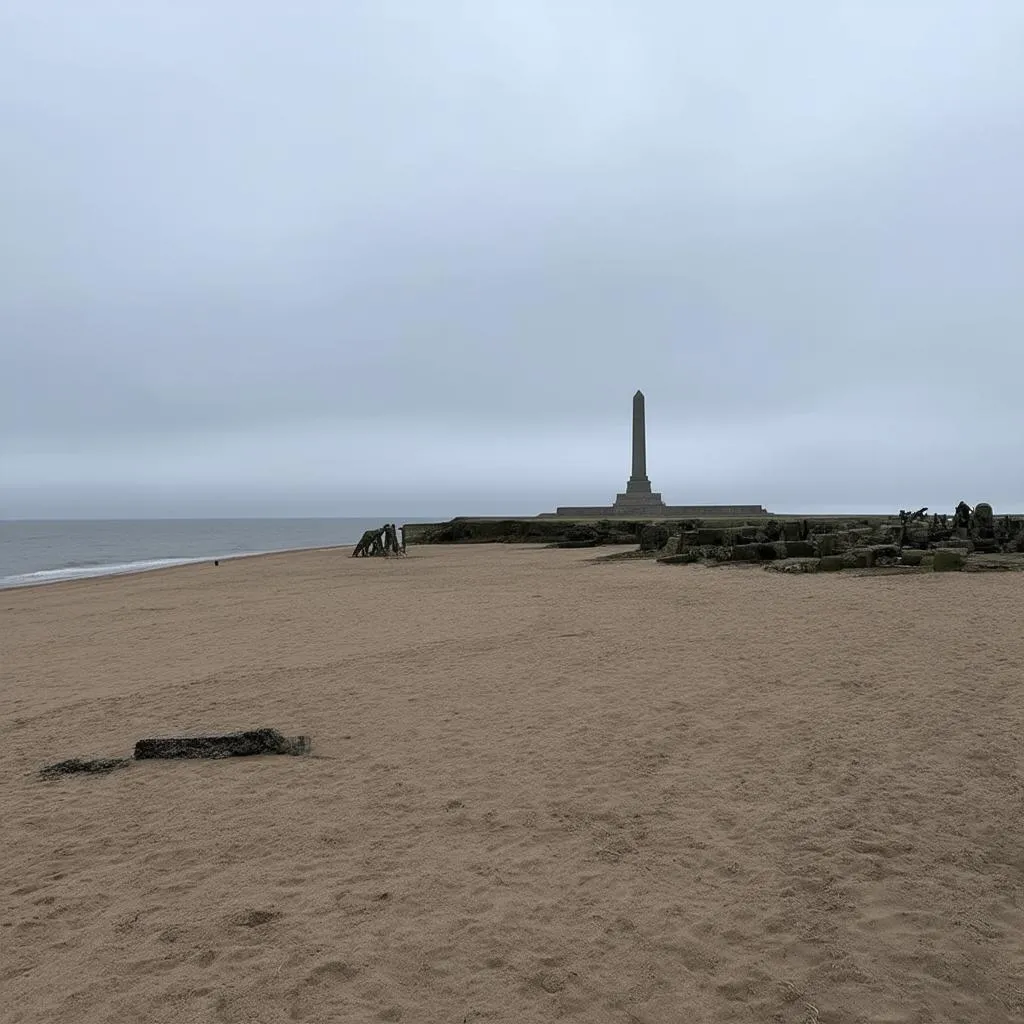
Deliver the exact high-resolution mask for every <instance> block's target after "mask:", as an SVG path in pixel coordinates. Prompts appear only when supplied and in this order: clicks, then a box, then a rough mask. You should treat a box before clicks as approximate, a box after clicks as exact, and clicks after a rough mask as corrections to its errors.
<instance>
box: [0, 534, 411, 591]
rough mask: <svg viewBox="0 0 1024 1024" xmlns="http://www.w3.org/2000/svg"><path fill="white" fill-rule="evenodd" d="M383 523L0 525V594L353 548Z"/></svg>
mask: <svg viewBox="0 0 1024 1024" xmlns="http://www.w3.org/2000/svg"><path fill="white" fill-rule="evenodd" d="M394 521H395V522H397V523H399V525H401V522H402V520H394ZM406 521H411V522H415V521H416V520H415V519H407V520H406ZM383 525H384V520H383V519H95V520H90V519H76V520H54V519H46V520H17V519H16V520H0V589H6V588H9V587H22V586H33V585H36V584H39V583H56V582H59V581H60V580H73V579H85V578H88V577H91V576H113V575H117V574H121V573H132V572H144V571H146V570H147V569H162V568H164V567H166V566H170V565H187V564H188V563H189V562H204V561H208V560H209V559H211V558H220V559H223V558H233V557H234V558H237V557H240V556H242V555H256V554H264V553H267V552H271V551H293V550H302V549H308V548H324V547H335V546H339V545H346V544H355V543H357V542H358V540H359V538H360V537H361V536H362V535H363V532H364V531H365V530H370V529H378V528H379V527H381V526H383Z"/></svg>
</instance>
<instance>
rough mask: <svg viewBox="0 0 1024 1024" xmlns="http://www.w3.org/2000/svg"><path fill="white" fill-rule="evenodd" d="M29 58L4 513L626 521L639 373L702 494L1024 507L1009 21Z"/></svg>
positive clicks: (814, 9) (981, 16)
mask: <svg viewBox="0 0 1024 1024" xmlns="http://www.w3.org/2000/svg"><path fill="white" fill-rule="evenodd" d="M925 15H927V16H925ZM0 40H2V41H0V97H2V98H0V157H2V159H0V185H2V198H0V203H2V206H3V209H2V222H3V224H4V230H3V232H2V234H0V266H2V271H3V272H2V274H0V366H2V368H3V372H2V374H0V515H2V514H8V515H19V514H25V515H32V514H43V513H47V514H70V513H72V512H74V511H75V510H76V509H78V510H83V509H88V510H90V511H89V514H97V513H96V510H103V509H106V514H116V513H117V512H118V511H119V510H123V509H127V510H128V512H131V510H132V509H145V510H157V511H159V510H161V509H163V510H175V511H174V514H186V513H187V512H188V510H189V509H196V510H203V511H205V512H208V511H210V510H211V509H213V510H216V509H226V510H227V509H230V510H231V514H237V510H238V509H244V508H252V509H253V510H254V511H256V512H259V511H263V510H266V509H278V508H283V507H285V506H287V507H288V508H289V509H293V510H294V508H296V507H298V508H310V509H314V508H315V509H316V510H322V509H323V508H325V507H330V508H332V509H334V510H336V511H338V512H339V513H344V512H345V511H346V510H353V512H352V514H357V513H356V511H354V510H357V509H358V510H365V508H366V504H365V503H366V502H370V503H371V505H372V504H373V503H374V502H376V501H378V500H379V501H382V502H392V503H394V502H400V503H401V504H402V505H403V507H406V508H410V509H425V508H426V506H427V505H431V506H432V507H440V506H442V505H443V506H445V507H447V508H450V510H452V511H458V510H462V509H463V508H465V509H466V510H467V511H468V510H471V506H472V507H474V508H478V509H479V510H489V509H498V508H509V507H511V506H519V505H522V504H525V505H526V506H527V509H526V510H530V509H532V510H534V511H539V510H540V509H542V508H546V507H549V506H551V505H553V504H555V503H572V502H574V501H581V502H582V501H594V502H600V503H603V502H605V501H607V500H609V499H610V497H611V495H612V493H614V490H615V489H617V488H618V487H620V486H621V482H622V479H621V478H623V477H624V474H625V471H626V468H627V461H626V459H627V454H626V452H627V449H626V445H627V443H628V438H627V437H626V436H625V432H626V430H627V429H628V403H629V398H630V396H631V394H632V391H633V390H634V389H635V388H636V387H642V388H643V389H644V390H645V392H646V393H647V395H648V408H649V416H650V422H651V426H650V432H651V437H650V441H649V444H650V449H651V473H652V477H653V479H654V482H655V485H656V486H658V487H660V489H661V490H662V491H664V492H665V494H666V497H668V498H669V499H670V500H673V501H679V502H683V501H689V500H694V501H704V500H721V501H733V500H737V501H747V500H750V501H761V500H763V501H765V502H766V504H769V506H770V507H784V506H789V507H795V506H802V507H806V508H809V507H811V506H827V505H830V504H832V505H836V504H838V505H845V506H851V505H856V506H858V507H859V506H866V505H876V504H877V505H879V506H886V507H887V506H888V505H895V506H899V505H901V504H904V503H907V502H912V501H913V500H914V496H915V495H916V494H924V495H926V497H925V498H922V499H921V500H922V502H923V501H924V500H932V501H933V502H934V503H935V504H948V503H950V502H951V501H955V500H957V499H958V498H959V497H961V496H966V497H968V499H969V500H981V498H982V497H984V496H989V498H990V500H993V501H995V502H996V503H997V505H998V504H999V503H1000V502H1003V503H1004V504H1010V505H1013V504H1016V506H1018V507H1021V508H1024V471H1022V469H1021V460H1020V447H1019V440H1018V439H1019V437H1020V436H1021V432H1022V427H1024V413H1022V412H1021V407H1020V403H1019V401H1018V400H1017V392H1018V390H1019V387H1018V385H1017V383H1016V382H1017V381H1018V380H1020V379H1024V347H1022V343H1021V341H1020V339H1021V338H1022V337H1024V310H1022V307H1021V304H1020V302H1019V300H1018V299H1017V298H1016V295H1015V293H1016V291H1017V290H1019V281H1020V280H1022V279H1024V191H1022V190H1021V189H1020V187H1019V185H1018V179H1019V176H1020V167H1021V166H1022V165H1024V111H1022V109H1021V108H1020V105H1019V97H1020V95H1021V91H1022V88H1024V71H1021V69H1020V67H1019V64H1020V61H1019V54H1020V52H1021V44H1022V42H1024V10H1022V9H1021V8H1019V6H1018V5H1016V4H1014V3H1011V2H1009V0H1007V2H1005V3H997V2H989V3H985V4H981V5H968V4H964V3H954V2H952V0H950V2H945V3H943V2H934V3H929V4H927V5H926V6H922V5H921V4H918V3H911V2H909V0H908V2H904V3H884V4H883V3H880V2H879V3H834V4H827V5H825V4H820V3H811V2H809V0H808V2H806V3H796V2H793V3H790V4H787V5H785V6H784V7H779V6H778V5H757V4H750V3H733V4H729V3H726V4H721V5H714V6H703V7H701V6H694V7H692V8H690V9H687V8H686V7H681V6H680V5H677V4H671V3H668V2H664V3H661V2H658V3H653V2H648V3H639V4H631V5H619V4H601V3H593V2H587V3H583V2H579V3H569V2H567V3H564V4H559V5H551V4H546V3H540V2H539V0H538V2H535V3H526V2H518V3H514V4H513V3H508V4H505V3H494V4H487V5H481V4H476V3H468V2H467V3H434V4H429V5H427V4H418V3H397V2H394V3H391V2H385V0H377V2H374V3H372V4H371V3H365V4H363V3H353V4H346V5H337V4H331V3H320V4H317V3H309V4H304V5H303V6H302V15H301V16H299V15H295V16H289V17H287V18H286V17H284V16H281V15H280V14H279V13H275V12H274V10H273V9H272V8H271V7H267V8H266V9H263V8H260V7H259V6H257V7H255V8H253V7H252V6H251V5H245V6H244V7H243V6H242V5H238V4H235V3H226V2H225V3H221V4H217V5H199V4H180V3H175V4H171V3H157V2H155V0H154V2H152V3H149V4H145V5H139V4H129V3H127V2H124V3H114V2H112V0H106V2H97V3H94V4H90V5H88V10H87V9H86V8H85V7H84V6H83V7H81V8H67V7H66V6H61V7H60V9H58V6H57V5H47V4H39V3H27V2H20V3H19V2H15V3H9V4H7V5H5V8H4V11H3V12H0ZM370 436H373V437H377V438H382V439H383V438H387V439H389V440H388V442H387V443H388V444H392V445H394V447H395V449H396V451H398V452H400V453H401V454H400V456H399V457H398V458H399V465H400V466H401V471H400V472H397V473H396V472H394V471H392V472H391V473H390V474H384V475H382V474H381V473H379V472H377V471H376V469H375V468H374V462H373V460H367V459H366V458H365V449H366V446H365V439H366V438H367V437H370ZM161 480H163V481H164V484H161ZM171 481H173V485H172V484H171V483H170V482H171ZM908 492H913V493H908ZM83 514H84V513H83ZM126 514H128V513H126ZM167 514H171V512H168V513H167Z"/></svg>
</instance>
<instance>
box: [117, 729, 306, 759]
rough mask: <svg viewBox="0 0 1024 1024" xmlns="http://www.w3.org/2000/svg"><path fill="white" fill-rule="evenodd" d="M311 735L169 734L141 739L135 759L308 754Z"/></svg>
mask: <svg viewBox="0 0 1024 1024" xmlns="http://www.w3.org/2000/svg"><path fill="white" fill-rule="evenodd" d="M309 750H310V738H309V737H308V736H295V737H292V738H289V737H286V736H282V735H281V733H279V732H278V731H277V730H276V729H251V730H248V731H246V732H233V733H224V734H222V735H215V736H166V737H156V738H152V739H144V740H139V742H138V743H136V744H135V759H136V760H137V761H148V760H153V759H155V758H170V759H176V760H180V759H183V758H199V757H207V758H222V757H253V756H256V755H259V754H308V753H309Z"/></svg>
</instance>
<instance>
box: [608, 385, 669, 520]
mask: <svg viewBox="0 0 1024 1024" xmlns="http://www.w3.org/2000/svg"><path fill="white" fill-rule="evenodd" d="M664 512H665V503H664V502H663V501H662V500H661V495H660V494H656V493H655V492H653V491H652V490H651V481H650V479H649V478H648V476H647V416H646V412H645V409H644V393H643V392H642V391H638V392H637V393H636V394H635V395H634V396H633V471H632V473H631V474H630V476H629V480H627V481H626V490H625V493H623V494H618V495H616V497H615V504H614V505H613V506H612V509H611V513H612V515H620V516H625V515H633V516H657V515H663V514H664Z"/></svg>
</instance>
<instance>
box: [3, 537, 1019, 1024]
mask: <svg viewBox="0 0 1024 1024" xmlns="http://www.w3.org/2000/svg"><path fill="white" fill-rule="evenodd" d="M592 555H593V552H591V551H548V550H539V549H530V548H523V547H507V546H484V547H456V548H415V549H411V550H410V554H409V557H408V558H406V559H404V560H403V559H389V560H382V559H351V558H349V557H347V553H346V552H343V551H342V552H338V551H333V552H330V551H328V552H311V553H304V554H289V555H284V556H280V555H279V556H266V557H260V558H251V559H242V560H238V561H230V562H224V563H222V564H221V566H220V567H219V568H214V567H213V566H212V565H198V566H187V567H184V568H177V569H171V570H166V571H160V572H154V573H149V574H145V575H139V576H133V577H121V578H115V579H107V580H98V581H97V580H90V581H83V582H75V583H67V584H60V585H54V586H50V587H41V588H35V589H32V590H21V591H6V592H2V593H0V643H2V648H0V655H2V658H0V666H2V680H0V683H2V685H0V728H2V744H3V746H2V750H3V761H2V764H3V773H4V778H3V784H2V786H0V809H2V821H3V829H4V831H3V836H4V839H3V851H2V855H0V918H2V922H0V923H2V929H0V953H2V958H0V1018H2V1020H3V1021H4V1022H5V1024H7V1022H11V1024H14V1022H26V1024H27V1022H48V1024H53V1022H64V1021H67V1022H75V1024H89V1022H108V1021H109V1022H118V1024H124V1022H136V1021H137V1022H157V1021H166V1022H171V1021H174V1022H176V1024H184V1022H206V1021H214V1022H217V1021H223V1022H226V1024H230V1022H243V1021H246V1022H250V1021H259V1022H276V1021H282V1022H285V1021H322V1022H327V1021H332V1022H333V1021H357V1022H358V1021H408V1022H421V1021H422V1022H433V1021H439V1022H440V1021H445V1022H470V1021H481V1022H490V1021H495V1022H496V1021H504V1022H532V1021H538V1022H539V1021H551V1020H555V1019H569V1020H576V1021H595V1022H598V1021H617V1022H618V1021H621V1022H668V1021H679V1022H683V1021H686V1022H700V1021H783V1022H804V1024H813V1022H820V1024H840V1022H855V1021H871V1022H886V1024H896V1022H907V1024H910V1022H924V1021H941V1022H952V1021H965V1022H966V1021H970V1022H972V1024H976V1022H986V1024H998V1022H1001V1021H1020V1020H1024V901H1022V892H1024V890H1022V885H1024V842H1022V823H1024V788H1022V783H1021V769H1022V752H1021V725H1022V710H1021V708H1022V679H1024V669H1022V665H1024V626H1022V624H1024V574H993V575H966V574H956V573H951V574H942V575H920V576H903V577H885V578H879V579H868V578H863V577H858V576H848V575H845V574H843V575H819V576H785V575H780V574H775V573H766V572H763V571H761V570H759V569H756V568H749V569H748V568H743V569H739V568H737V569H706V568H701V567H693V566H688V567H682V566H677V567H665V566H658V565H656V564H654V563H651V562H638V561H637V562H620V563H617V564H604V565H595V564H592V563H591V562H590V558H591V556H592ZM264 725H266V726H273V727H276V728H278V729H280V730H281V731H282V732H284V733H285V734H287V735H293V734H299V733H309V734H311V735H312V737H313V755H312V756H308V757H265V758H257V759H234V760H229V761H221V762H210V761H203V762H149V763H137V764H134V765H132V766H131V767H129V768H127V769H125V770H123V771H120V772H117V773H114V774H112V775H109V776H104V777H89V776H79V777H73V778H66V779H61V780H58V781H55V782H45V781H40V780H38V779H37V778H36V777H35V776H34V774H33V773H34V771H35V769H37V768H38V767H39V766H40V765H41V764H43V763H45V762H47V761H54V760H59V759H61V758H64V757H70V756H76V755H78V756H85V755H121V754H128V753H129V752H130V751H131V749H132V745H133V743H134V741H135V740H136V739H138V738H140V737H143V736H146V735H153V734H161V733H168V732H170V733H173V732H197V731H198V732H202V731H207V730H218V729H226V730H230V729H239V728H247V727H257V726H264Z"/></svg>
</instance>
